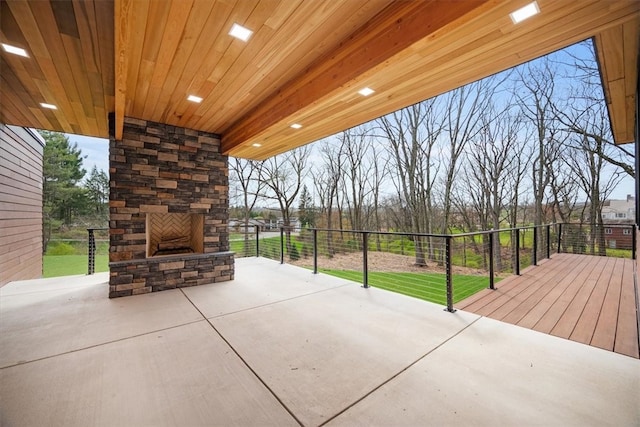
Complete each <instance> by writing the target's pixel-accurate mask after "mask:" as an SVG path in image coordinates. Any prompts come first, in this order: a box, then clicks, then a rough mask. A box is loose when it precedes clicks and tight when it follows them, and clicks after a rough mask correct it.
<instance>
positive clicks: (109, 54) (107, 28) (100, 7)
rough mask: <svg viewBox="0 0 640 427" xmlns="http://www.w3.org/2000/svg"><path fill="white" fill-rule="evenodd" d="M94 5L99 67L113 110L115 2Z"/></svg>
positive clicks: (106, 100)
mask: <svg viewBox="0 0 640 427" xmlns="http://www.w3.org/2000/svg"><path fill="white" fill-rule="evenodd" d="M94 5H95V14H96V27H95V34H94V40H96V41H97V45H98V52H100V67H99V68H100V75H101V77H102V82H103V88H104V97H105V106H108V110H109V111H113V98H114V95H115V84H114V81H115V72H114V71H115V68H114V64H115V62H114V61H115V40H114V29H115V27H114V26H115V23H114V3H113V2H111V1H96V2H94ZM105 129H107V128H105Z"/></svg>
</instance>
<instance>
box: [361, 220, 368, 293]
mask: <svg viewBox="0 0 640 427" xmlns="http://www.w3.org/2000/svg"><path fill="white" fill-rule="evenodd" d="M368 247H369V233H367V232H366V231H364V232H363V233H362V285H363V286H364V287H365V288H368V287H369V262H368V259H367V258H368V256H367V255H368V249H369V248H368Z"/></svg>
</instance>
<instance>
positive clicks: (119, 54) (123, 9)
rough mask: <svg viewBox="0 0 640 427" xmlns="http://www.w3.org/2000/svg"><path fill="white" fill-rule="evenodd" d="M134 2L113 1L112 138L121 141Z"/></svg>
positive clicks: (129, 0) (127, 0)
mask: <svg viewBox="0 0 640 427" xmlns="http://www.w3.org/2000/svg"><path fill="white" fill-rule="evenodd" d="M133 1H134V0H115V9H114V18H113V20H114V34H115V60H114V66H115V80H114V84H115V94H114V137H115V139H117V140H120V139H122V129H123V127H124V114H125V108H126V100H127V75H128V72H129V70H128V68H129V62H128V60H127V53H128V51H129V38H130V32H129V31H128V28H129V26H130V25H131V24H132V18H131V14H132V13H133V8H132V3H133Z"/></svg>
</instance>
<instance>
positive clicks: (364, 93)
mask: <svg viewBox="0 0 640 427" xmlns="http://www.w3.org/2000/svg"><path fill="white" fill-rule="evenodd" d="M374 92H375V90H373V89H371V88H370V87H365V88H363V89H360V90H359V91H358V93H359V94H360V95H362V96H369V95H371V94H372V93H374Z"/></svg>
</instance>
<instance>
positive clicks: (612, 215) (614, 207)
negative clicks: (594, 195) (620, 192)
mask: <svg viewBox="0 0 640 427" xmlns="http://www.w3.org/2000/svg"><path fill="white" fill-rule="evenodd" d="M635 217H636V198H635V197H633V196H631V195H628V196H627V199H626V200H606V201H605V202H604V205H603V207H602V219H603V220H604V222H605V223H611V222H615V223H617V222H622V223H624V222H629V223H630V224H632V223H633V221H634V219H635Z"/></svg>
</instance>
